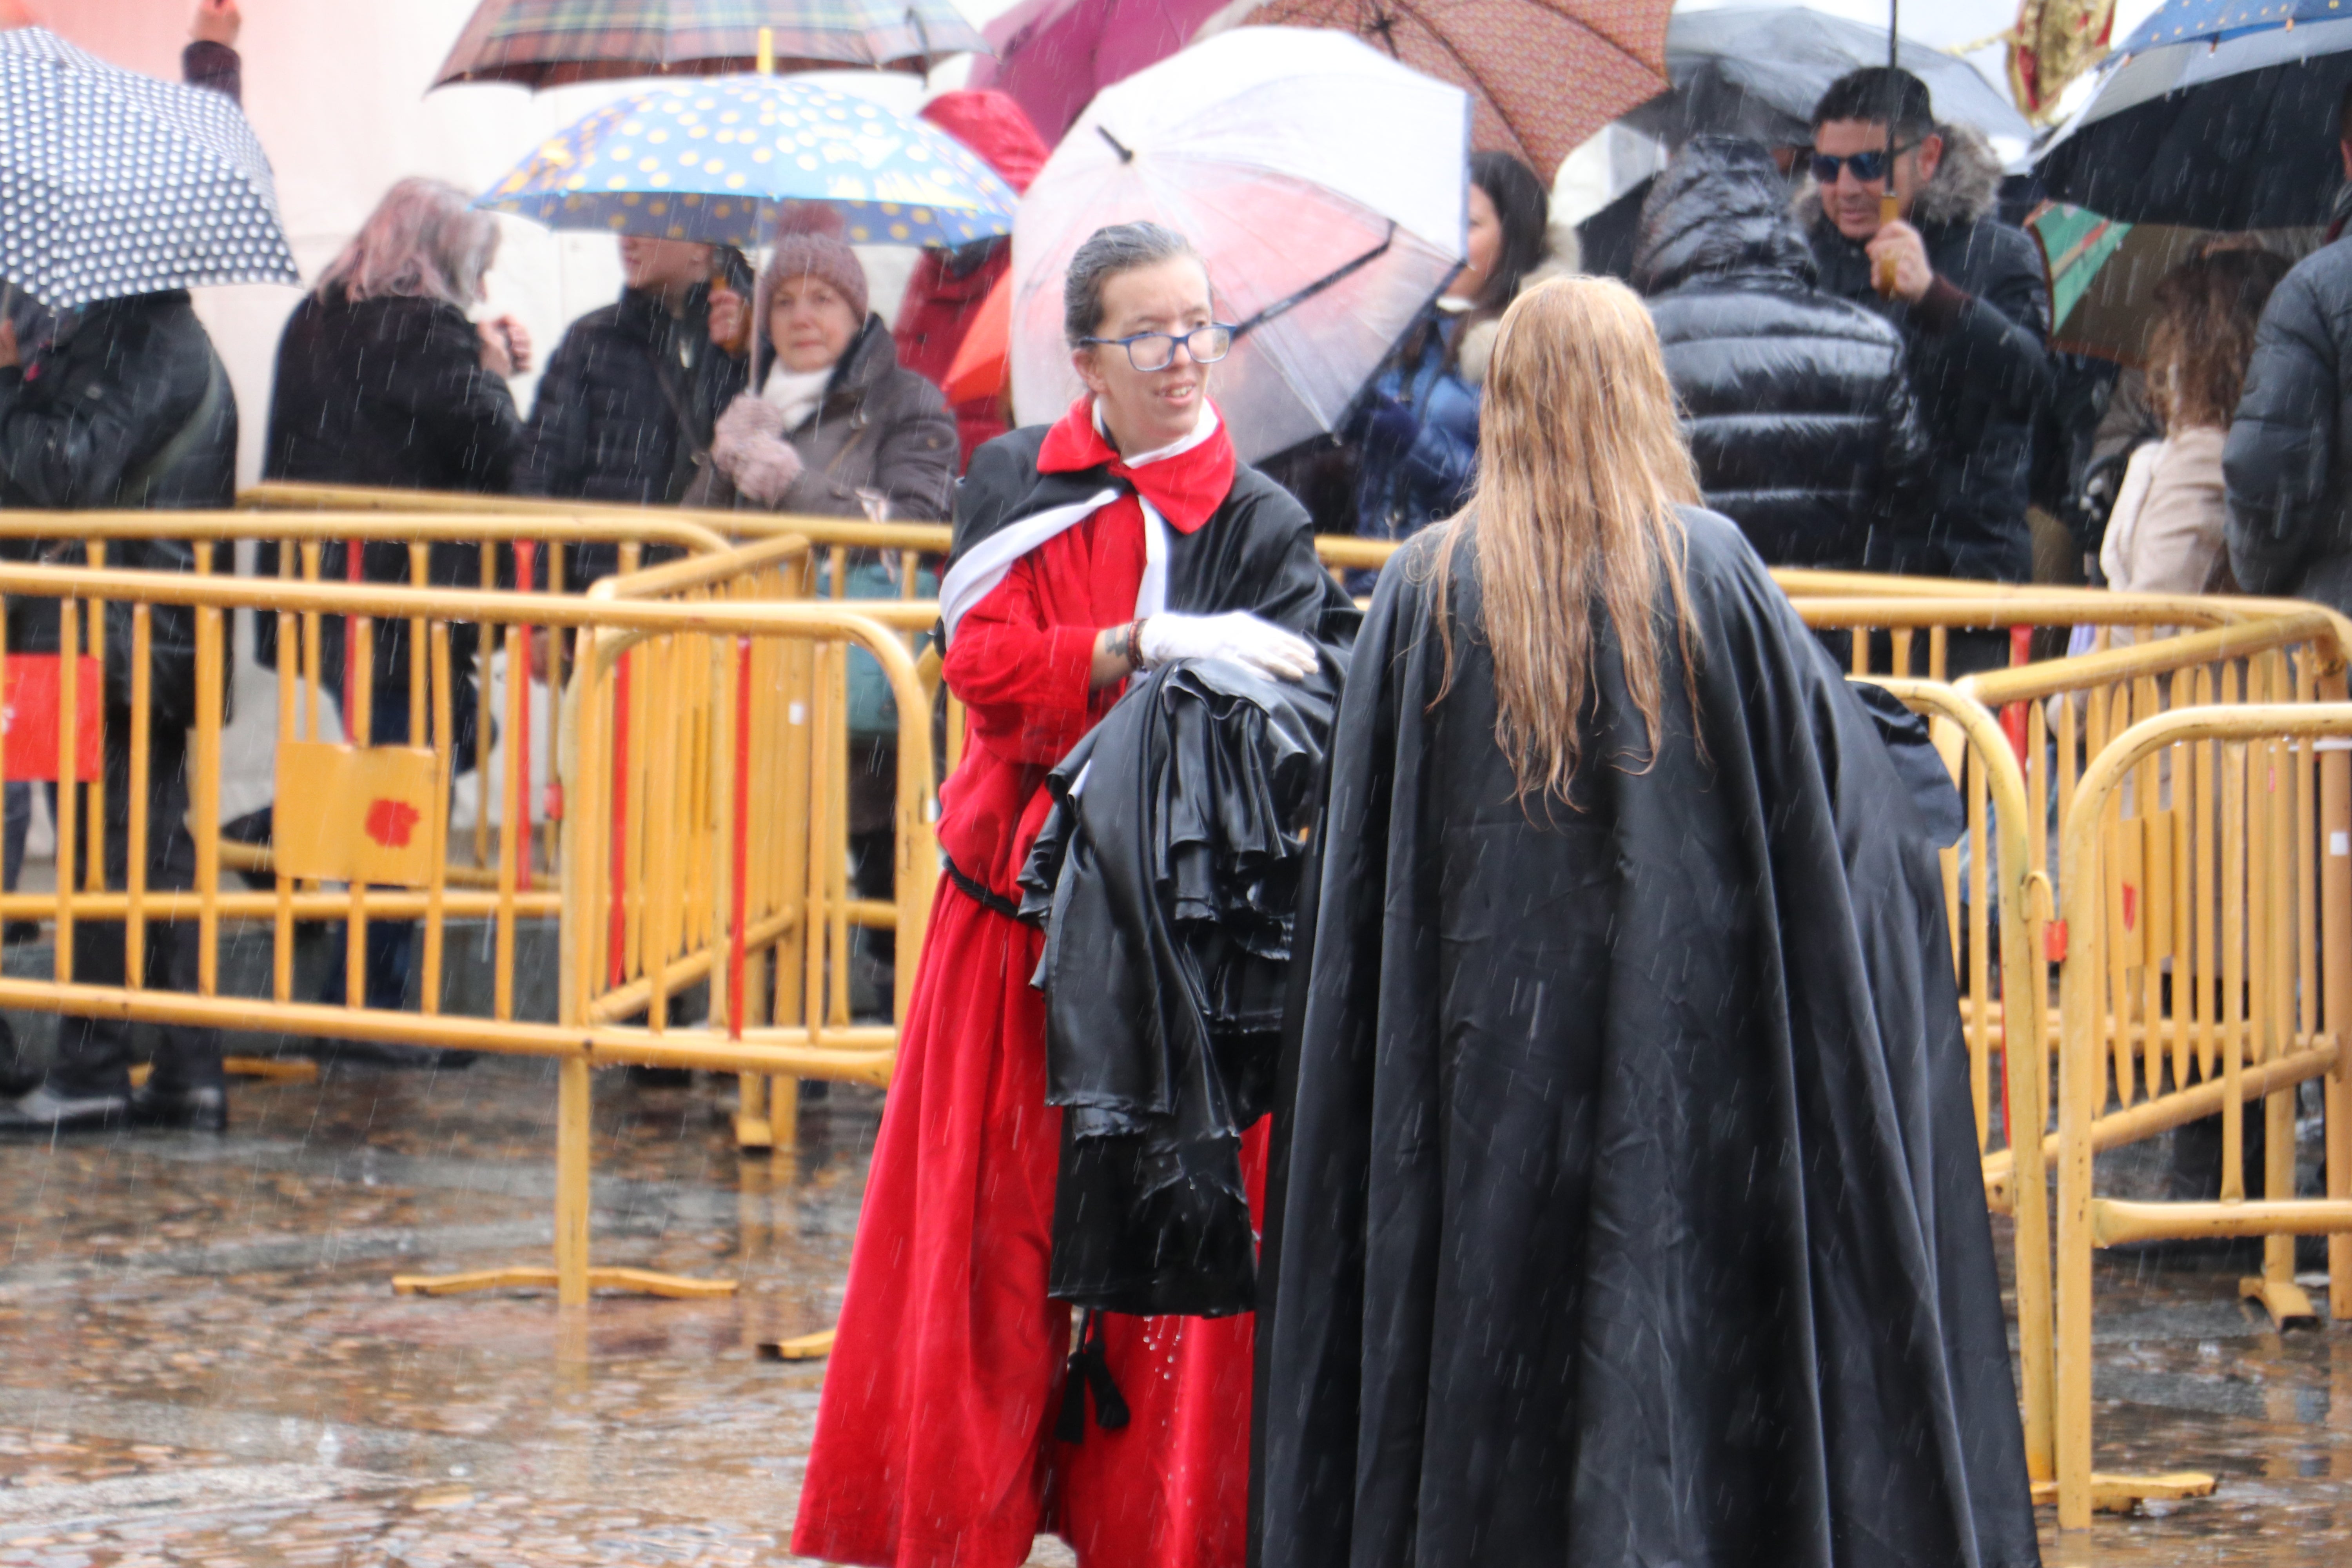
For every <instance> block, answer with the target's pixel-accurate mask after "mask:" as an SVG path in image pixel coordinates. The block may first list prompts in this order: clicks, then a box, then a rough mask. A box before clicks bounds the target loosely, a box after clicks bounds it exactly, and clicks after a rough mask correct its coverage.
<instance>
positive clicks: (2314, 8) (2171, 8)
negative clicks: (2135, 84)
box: [2116, 0, 2344, 55]
mask: <svg viewBox="0 0 2352 1568" xmlns="http://www.w3.org/2000/svg"><path fill="white" fill-rule="evenodd" d="M2343 15H2344V9H2343V0H2260V3H2259V4H2255V3H2252V0H2164V4H2163V5H2158V7H2157V8H2156V9H2155V10H2154V11H2152V12H2150V13H2149V14H2148V15H2147V17H2146V18H2145V19H2144V20H2143V21H2142V22H2141V23H2140V25H2139V26H2137V27H2135V28H2133V29H2132V35H2131V37H2128V38H2126V39H2125V40H2124V41H2123V43H2122V44H2121V45H2120V46H2119V47H2117V48H2116V54H2117V55H2137V54H2143V53H2145V52H2147V50H2149V49H2157V48H2162V47H2165V46H2166V45H2168V44H2186V43H2191V42H2194V41H2195V40H2197V39H2199V38H2203V39H2205V40H2207V41H2208V42H2211V41H2213V40H2215V39H2219V38H2235V37H2242V36H2243V35H2245V34H2247V33H2261V32H2267V31H2269V30H2270V29H2271V28H2273V27H2287V26H2300V25H2302V24H2304V23H2306V22H2325V21H2327V20H2329V19H2330V18H2339V19H2340V18H2341V17H2342V16H2343Z"/></svg>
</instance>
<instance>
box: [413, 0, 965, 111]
mask: <svg viewBox="0 0 2352 1568" xmlns="http://www.w3.org/2000/svg"><path fill="white" fill-rule="evenodd" d="M762 27H764V28H767V29H768V30H769V31H770V33H771V34H772V36H773V39H774V45H775V52H776V58H778V60H779V61H781V62H782V64H783V68H786V69H791V68H801V69H809V68H817V67H824V66H845V65H846V66H895V67H900V68H905V69H908V70H916V71H925V70H929V68H931V67H932V66H933V65H935V64H937V63H938V62H939V61H940V60H941V59H943V58H946V57H948V56H949V55H953V54H961V53H963V52H964V51H966V50H968V49H984V48H986V47H988V46H987V43H986V42H985V40H983V39H982V37H981V36H980V35H979V34H978V33H977V32H975V31H973V29H972V26H971V23H969V22H967V21H965V20H964V19H963V16H962V14H961V13H960V12H959V11H957V10H956V8H955V6H954V5H953V3H952V0H888V4H882V3H880V0H876V3H874V4H867V3H866V0H482V5H481V8H480V9H479V10H478V11H476V12H475V13H474V17H473V20H472V21H470V22H467V24H466V30H465V31H464V32H462V33H460V34H458V35H457V47H455V48H453V49H451V50H450V51H449V58H447V59H446V60H444V61H442V62H441V68H440V70H438V71H437V72H436V73H435V74H434V78H433V85H434V86H435V87H446V86H448V85H449V84H450V83H451V82H458V81H512V82H520V83H521V84H522V85H523V86H525V87H528V88H530V89H533V90H534V91H536V90H537V89H541V88H546V87H561V86H562V85H563V84H564V83H566V82H574V81H601V80H604V79H610V78H613V77H635V76H723V75H727V74H729V73H730V72H735V71H748V70H750V69H751V68H752V64H753V62H754V61H755V60H756V59H757V58H758V56H759V52H760V30H761V28H762Z"/></svg>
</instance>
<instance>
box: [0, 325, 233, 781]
mask: <svg viewBox="0 0 2352 1568" xmlns="http://www.w3.org/2000/svg"><path fill="white" fill-rule="evenodd" d="M25 350H26V354H25V363H24V364H23V365H22V366H21V367H19V368H11V369H6V370H0V505H5V506H7V507H11V508H39V509H54V510H59V511H64V510H75V509H89V508H120V507H134V508H135V507H154V508H174V509H206V510H209V509H215V508H225V507H227V506H228V505H230V504H231V503H232V502H233V501H234V500H236V396H235V395H234V394H233V393H231V392H230V390H229V385H228V374H227V372H226V370H224V369H223V368H222V366H221V363H220V356H219V355H217V354H215V353H214V352H213V343H212V339H211V338H210V337H209V336H207V335H206V334H205V329H204V323H202V322H201V321H197V320H196V312H195V310H194V307H193V306H192V305H190V303H189V301H188V296H187V293H186V292H185V291H184V290H173V291H172V292H169V293H162V294H138V295H133V296H131V297H130V298H128V299H121V300H102V301H100V303H98V304H94V305H91V306H89V308H88V309H86V310H80V311H77V312H73V313H72V314H70V315H68V316H67V317H66V318H64V319H63V321H62V323H61V325H60V327H59V329H58V335H57V337H56V339H55V340H54V341H52V342H44V343H28V344H26V345H25ZM58 531H59V534H60V537H59V538H58V539H56V540H42V541H24V540H16V541H9V542H5V544H0V555H5V556H8V557H11V558H14V559H18V560H23V559H28V558H31V559H41V560H47V561H55V562H59V563H68V564H79V563H82V562H83V561H85V560H86V559H87V552H86V551H85V549H84V547H83V545H82V543H81V542H80V541H79V540H78V539H76V538H74V537H73V536H72V527H71V521H70V520H69V519H64V518H61V519H59V520H58ZM106 559H107V564H109V565H110V566H122V567H131V568H137V569H140V570H143V571H149V572H185V571H189V570H191V569H192V568H193V567H194V563H195V557H194V552H192V551H191V550H190V548H189V547H188V545H187V544H186V543H185V542H183V541H180V540H176V539H159V540H136V541H131V540H119V541H116V542H114V544H113V545H112V547H111V548H110V550H109V551H108V552H107V557H106ZM108 615H109V617H110V618H109V621H108V636H107V663H106V691H107V703H108V707H109V709H110V712H111V713H112V715H113V717H112V718H110V721H109V723H108V726H107V733H108V743H109V744H110V746H111V745H116V744H118V743H120V741H121V737H122V736H124V735H125V734H127V732H128V731H127V726H126V723H125V719H126V718H127V715H128V714H129V712H130V703H131V668H130V659H129V657H128V655H129V649H130V647H131V608H130V606H129V605H127V604H123V605H110V606H109V609H108ZM152 616H153V626H152V638H153V641H152V657H153V664H152V679H153V687H152V702H153V707H152V719H153V723H152V733H153V735H154V737H155V740H156V742H157V743H158V744H159V745H164V746H167V747H170V748H173V749H176V747H177V746H178V744H179V737H180V735H181V734H182V732H183V731H184V730H185V729H186V728H187V726H189V725H190V724H193V723H194V721H195V612H194V611H193V610H191V609H189V608H187V607H186V606H184V605H157V606H156V607H155V608H154V610H153V612H152ZM7 638H8V647H9V649H10V651H12V652H22V653H55V652H56V651H57V650H58V602H57V601H56V600H55V599H12V600H10V601H9V604H8V618H7ZM224 689H226V683H224Z"/></svg>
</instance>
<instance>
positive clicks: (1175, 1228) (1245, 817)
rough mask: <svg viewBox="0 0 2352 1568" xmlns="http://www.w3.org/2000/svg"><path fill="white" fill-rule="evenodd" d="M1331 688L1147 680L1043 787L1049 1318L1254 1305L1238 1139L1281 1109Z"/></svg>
mask: <svg viewBox="0 0 2352 1568" xmlns="http://www.w3.org/2000/svg"><path fill="white" fill-rule="evenodd" d="M1338 687H1339V668H1338V666H1337V664H1336V663H1335V662H1327V665H1326V668H1325V669H1324V671H1323V672H1322V673H1321V674H1320V675H1319V676H1318V677H1317V678H1316V679H1310V680H1309V681H1307V682H1306V683H1304V684H1299V685H1292V684H1289V683H1286V682H1283V681H1278V680H1274V679H1269V678H1267V677H1265V676H1262V675H1259V674H1257V673H1256V672H1255V671H1254V670H1251V669H1249V668H1245V667H1244V666H1242V665H1238V664H1234V663H1232V662H1229V661H1225V660H1198V661H1187V662H1183V663H1179V664H1173V665H1170V666H1166V667H1164V668H1160V669H1157V670H1153V671H1151V672H1150V673H1149V674H1147V675H1145V676H1143V677H1141V678H1140V679H1138V680H1137V682H1136V684H1135V686H1134V687H1133V689H1130V690H1129V692H1128V694H1127V696H1126V697H1125V698H1123V699H1122V700H1120V702H1119V704H1118V706H1117V707H1116V708H1114V709H1113V710H1111V712H1110V713H1109V714H1108V716H1107V717H1106V718H1105V719H1104V720H1103V721H1102V723H1101V724H1099V725H1098V726H1097V727H1096V729H1095V730H1094V731H1092V732H1091V733H1089V734H1088V735H1087V738H1086V739H1085V740H1084V741H1082V742H1079V743H1078V745H1077V746H1076V747H1075V748H1074V749H1073V750H1072V751H1071V752H1070V754H1069V755H1068V756H1067V757H1066V758H1064V759H1063V761H1062V763H1061V764H1060V765H1059V766H1058V767H1056V768H1055V770H1054V773H1053V775H1052V777H1051V778H1050V779H1049V780H1048V787H1049V788H1050V789H1051V790H1052V791H1053V792H1054V795H1055V809H1054V812H1053V814H1052V816H1050V817H1049V818H1048V819H1047V821H1046V824H1045V829H1044V831H1043V832H1042V833H1041V834H1040V835H1039V836H1038V839H1037V843H1036V847H1035V848H1034V851H1033V852H1032V854H1031V856H1030V858H1029V862H1028V865H1027V866H1026V867H1025V868H1024V870H1023V872H1022V877H1021V886H1022V889H1023V893H1024V899H1023V903H1022V913H1023V915H1024V918H1027V919H1030V920H1034V921H1039V922H1041V923H1042V924H1043V925H1044V926H1045V930H1046V933H1047V935H1046V942H1045V956H1044V958H1043V960H1042V961H1041V962H1040V963H1039V965H1038V970H1037V973H1036V976H1035V977H1034V983H1035V984H1036V985H1037V986H1038V988H1039V989H1041V990H1043V991H1044V992H1045V995H1046V1037H1045V1038H1046V1064H1047V1071H1048V1085H1049V1088H1048V1095H1047V1098H1048V1100H1049V1101H1050V1102H1051V1103H1053V1104H1055V1105H1058V1106H1060V1107H1062V1108H1063V1116H1062V1129H1063V1133H1062V1137H1063V1143H1062V1163H1061V1174H1060V1180H1059V1184H1058V1186H1057V1188H1056V1192H1055V1209H1054V1257H1053V1266H1052V1271H1051V1289H1052V1292H1053V1294H1054V1296H1055V1298H1056V1299H1058V1300H1066V1301H1071V1302H1075V1303H1076V1304H1078V1305H1080V1306H1086V1307H1092V1308H1097V1309H1100V1310H1108V1311H1118V1312H1130V1313H1139V1314H1149V1313H1167V1312H1181V1313H1187V1314H1192V1315H1196V1316H1202V1317H1216V1316H1222V1315H1224V1314H1228V1313H1233V1312H1242V1311H1247V1310H1250V1307H1251V1304H1252V1302H1253V1300H1255V1277H1256V1237H1255V1232H1254V1230H1253V1228H1252V1226H1251V1224H1250V1215H1249V1203H1248V1196H1247V1194H1246V1192H1245V1191H1244V1187H1243V1184H1242V1176H1241V1163H1240V1151H1241V1135H1242V1132H1243V1131H1244V1129H1246V1128H1247V1127H1248V1126H1250V1124H1251V1123H1253V1122H1255V1121H1256V1120H1257V1119H1258V1118H1259V1117H1260V1116H1262V1115H1264V1114H1265V1111H1266V1110H1267V1108H1268V1106H1269V1104H1270V1102H1271V1100H1272V1087H1271V1086H1272V1076H1273V1069H1274V1060H1275V1054H1276V1048H1277V1037H1278V1034H1279V1031H1280V1028H1281V1023H1282V1005H1283V999H1284V985H1285V977H1286V967H1287V964H1288V962H1289V958H1290V931H1291V921H1292V914H1293V911H1294V910H1295V909H1296V908H1297V896H1298V878H1299V869H1300V867H1301V866H1302V864H1303V863H1304V857H1305V848H1306V847H1305V837H1304V830H1305V827H1306V825H1307V821H1308V819H1309V817H1310V816H1311V814H1312V812H1313V810H1314V806H1315V799H1316V793H1317V790H1318V786H1319V784H1320V780H1321V776H1322V767H1323V747H1324V741H1325V738H1326V736H1327V735H1328V733H1329V730H1330V724H1331V715H1332V711H1333V709H1334V706H1335V705H1336V702H1337V693H1338Z"/></svg>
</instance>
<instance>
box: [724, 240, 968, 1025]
mask: <svg viewBox="0 0 2352 1568" xmlns="http://www.w3.org/2000/svg"><path fill="white" fill-rule="evenodd" d="M830 216H832V215H831V214H829V213H827V212H825V211H824V210H823V209H814V210H811V209H803V210H801V211H798V212H793V213H788V214H787V215H786V217H785V219H784V221H783V222H782V224H780V225H779V226H778V228H777V234H776V244H775V249H774V251H773V253H772V255H771V256H770V258H769V260H768V265H767V268H766V269H765V270H764V271H762V272H761V275H760V284H759V288H758V290H757V297H756V300H755V301H754V304H753V313H752V318H751V319H752V321H753V323H754V324H755V326H756V327H757V328H758V332H757V334H756V338H755V342H754V343H753V345H752V351H751V391H748V392H745V393H743V394H742V395H740V396H739V397H737V398H736V399H735V401H734V402H733V403H732V404H731V405H729V407H728V409H727V412H726V413H724V414H722V415H720V416H719V424H718V427H717V429H716V431H715V432H714V434H713V437H712V440H711V443H710V463H709V466H708V467H707V468H704V470H703V473H702V477H701V478H700V479H698V480H697V481H696V483H695V485H694V488H693V489H691V490H689V491H688V494H687V497H686V504H687V505H688V506H690V507H693V506H704V507H738V508H744V509H751V510H771V511H778V512H797V513H801V514H803V515H809V514H814V515H816V516H820V517H857V516H860V515H864V516H866V517H870V518H872V519H874V520H875V521H882V520H883V519H885V518H888V519H892V520H896V521H912V522H937V521H944V520H945V519H947V518H948V517H949V516H950V514H951V511H952V508H953V503H954V496H955V475H956V466H957V463H958V460H959V458H960V456H961V452H960V448H959V445H958V441H957V437H956V423H955V418H954V416H952V415H950V413H949V412H948V405H947V400H946V399H945V398H943V397H941V396H940V390H939V388H937V387H935V386H933V385H932V384H930V383H929V382H928V381H925V380H924V379H923V378H922V377H921V376H919V375H917V374H915V373H914V372H913V371H910V370H908V369H906V368H905V367H904V366H902V365H900V364H899V363H898V345H897V344H896V343H894V342H892V341H891V338H890V329H889V328H887V327H886V326H884V325H883V324H882V318H881V317H879V316H877V315H874V314H873V313H872V312H870V311H869V310H867V309H866V268H864V266H863V265H861V264H860V263H859V261H858V259H857V253H856V251H854V250H852V249H850V248H849V247H848V246H847V245H845V244H844V243H843V242H842V240H841V238H840V237H839V235H838V234H835V233H828V232H825V231H824V228H823V227H822V225H823V224H824V220H825V219H827V218H829V217H830ZM836 221H837V220H836ZM898 563H899V557H898V554H897V552H882V551H873V550H853V551H851V552H849V559H848V571H847V573H846V574H845V575H846V578H847V583H846V585H845V589H844V592H845V594H846V595H848V596H849V597H850V598H853V599H858V598H877V597H878V598H896V597H898V594H899V592H900V584H899V581H898ZM916 589H917V592H918V593H920V594H925V595H936V594H937V593H938V591H939V584H938V582H937V580H936V579H934V578H932V577H931V576H930V574H929V573H925V574H923V581H921V582H919V583H918V584H916ZM830 590H831V584H823V585H821V586H820V589H819V591H820V592H830ZM848 705H849V740H850V752H849V844H850V867H851V877H852V879H853V880H854V882H855V884H856V891H857V895H858V896H859V897H860V898H866V899H887V898H888V897H890V896H891V890H892V878H891V856H890V849H891V843H890V837H891V835H890V826H891V813H892V809H893V807H894V806H895V805H896V804H897V799H898V708H897V705H896V704H895V703H893V702H892V701H891V700H890V690H889V687H888V685H887V682H885V681H884V679H883V678H882V669H881V667H880V666H879V665H877V664H876V663H875V662H874V660H873V658H872V656H871V655H868V654H866V653H865V652H863V651H860V650H856V649H852V650H851V653H850V658H849V691H848ZM891 946H892V943H891V942H890V939H889V936H888V934H887V932H869V933H866V938H865V940H864V943H863V945H862V947H861V950H860V952H859V954H858V958H857V961H856V962H855V963H853V964H852V966H851V976H850V995H851V1006H852V1008H853V1009H854V1010H855V1011H856V1012H858V1013H859V1014H861V1015H862V1014H865V1013H867V1012H871V1011H876V1010H879V1009H882V1008H886V1007H887V1005H888V999H889V996H890V994H891V973H890V969H889V967H888V966H889V965H890V963H891V962H892V955H891V952H890V949H891Z"/></svg>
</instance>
